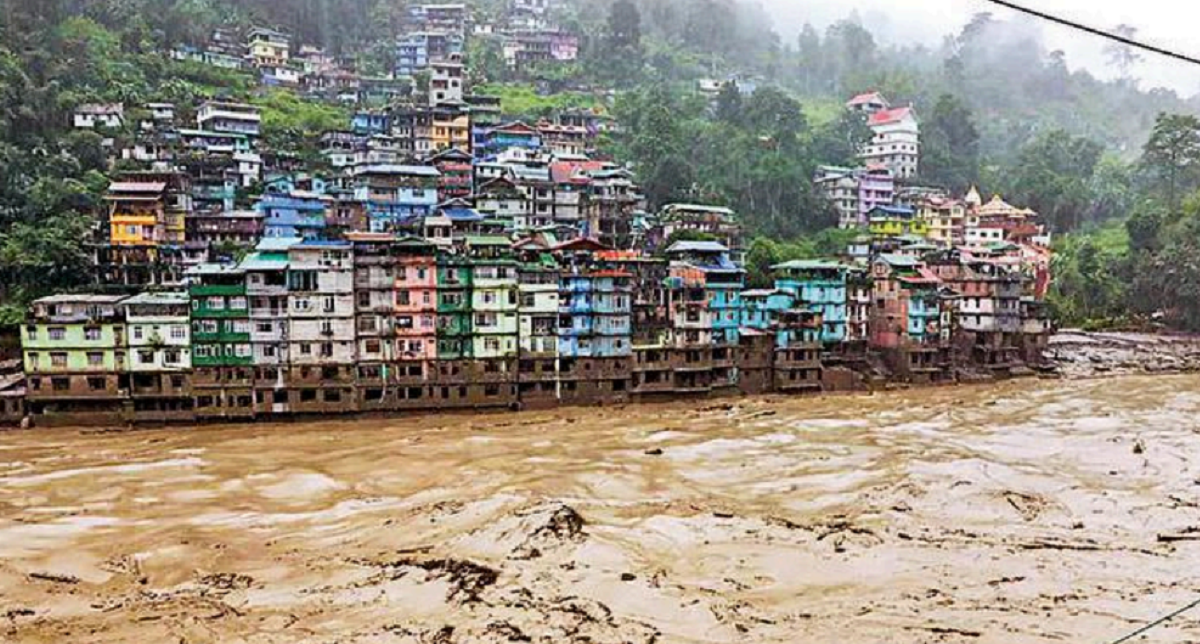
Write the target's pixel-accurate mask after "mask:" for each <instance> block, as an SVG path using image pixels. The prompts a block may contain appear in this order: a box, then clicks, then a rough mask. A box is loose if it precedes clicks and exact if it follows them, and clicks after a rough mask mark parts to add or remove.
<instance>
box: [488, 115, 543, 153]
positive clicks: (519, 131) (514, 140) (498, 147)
mask: <svg viewBox="0 0 1200 644" xmlns="http://www.w3.org/2000/svg"><path fill="white" fill-rule="evenodd" d="M478 139H479V141H478V145H477V146H476V148H475V158H477V159H480V160H485V161H487V160H494V159H495V158H496V156H497V155H499V154H500V153H501V152H504V151H505V150H508V149H510V148H517V149H519V150H527V151H536V150H541V149H542V135H541V133H540V132H538V131H537V128H534V127H530V126H529V125H526V124H525V123H522V122H520V121H516V122H513V123H505V124H503V125H498V126H496V127H493V128H491V129H490V130H487V131H486V132H483V133H480V136H479V137H478Z"/></svg>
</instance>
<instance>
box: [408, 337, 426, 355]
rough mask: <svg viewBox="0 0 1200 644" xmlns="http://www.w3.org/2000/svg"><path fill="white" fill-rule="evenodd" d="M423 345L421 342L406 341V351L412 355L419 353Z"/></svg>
mask: <svg viewBox="0 0 1200 644" xmlns="http://www.w3.org/2000/svg"><path fill="white" fill-rule="evenodd" d="M424 345H425V343H424V342H422V341H421V340H409V341H408V350H409V351H411V352H413V353H420V352H421V350H422V348H423V347H424Z"/></svg>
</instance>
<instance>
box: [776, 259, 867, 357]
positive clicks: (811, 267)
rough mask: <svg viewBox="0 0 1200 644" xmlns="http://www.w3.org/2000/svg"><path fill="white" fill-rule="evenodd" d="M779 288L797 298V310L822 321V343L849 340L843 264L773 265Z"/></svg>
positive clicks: (822, 261)
mask: <svg viewBox="0 0 1200 644" xmlns="http://www.w3.org/2000/svg"><path fill="white" fill-rule="evenodd" d="M772 269H773V270H774V271H775V275H776V279H775V288H778V289H783V290H785V291H788V292H790V293H792V294H794V295H795V296H796V299H797V307H798V308H800V309H803V310H806V311H808V312H810V313H813V314H815V315H819V316H820V318H821V325H822V326H821V338H820V339H821V342H823V343H825V344H836V343H840V342H845V341H846V318H847V315H846V274H847V272H848V271H849V268H848V267H847V266H845V265H843V264H840V263H838V262H833V261H825V260H797V261H792V262H787V263H784V264H779V265H777V266H773V267H772Z"/></svg>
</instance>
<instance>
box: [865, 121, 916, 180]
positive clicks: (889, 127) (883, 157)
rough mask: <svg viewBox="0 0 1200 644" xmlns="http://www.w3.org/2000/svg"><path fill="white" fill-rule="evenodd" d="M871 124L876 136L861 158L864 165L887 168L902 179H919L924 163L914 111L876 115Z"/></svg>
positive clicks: (868, 122)
mask: <svg viewBox="0 0 1200 644" xmlns="http://www.w3.org/2000/svg"><path fill="white" fill-rule="evenodd" d="M867 124H868V125H869V126H870V127H871V131H872V132H874V133H875V135H874V137H873V138H872V139H871V142H870V143H868V144H867V146H866V148H864V149H863V152H862V154H861V155H860V156H861V157H862V159H863V162H864V163H865V164H866V165H874V164H878V165H881V166H884V167H886V168H888V169H889V170H891V171H892V174H893V175H895V176H896V177H898V178H901V179H908V178H911V177H915V176H916V175H917V168H918V166H919V164H920V159H921V127H920V124H919V123H918V122H917V115H916V113H915V112H914V111H913V108H911V107H897V108H895V109H887V110H882V111H879V112H875V113H874V114H872V115H871V116H870V117H869V118H868V119H867Z"/></svg>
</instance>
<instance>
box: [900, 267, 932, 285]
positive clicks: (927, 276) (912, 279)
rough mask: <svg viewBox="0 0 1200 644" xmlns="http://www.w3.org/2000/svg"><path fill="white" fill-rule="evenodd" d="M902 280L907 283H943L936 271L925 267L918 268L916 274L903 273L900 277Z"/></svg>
mask: <svg viewBox="0 0 1200 644" xmlns="http://www.w3.org/2000/svg"><path fill="white" fill-rule="evenodd" d="M899 279H900V281H901V282H904V283H906V284H941V283H942V279H941V278H940V277H938V276H937V274H936V273H934V272H933V271H931V270H929V269H928V268H925V267H923V266H922V267H920V268H918V269H917V274H916V275H903V276H901V277H900V278H899Z"/></svg>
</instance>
